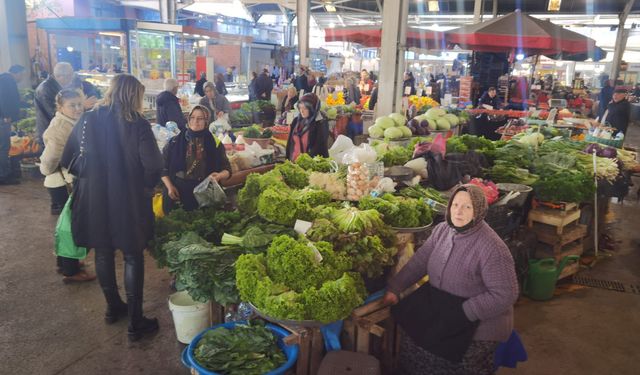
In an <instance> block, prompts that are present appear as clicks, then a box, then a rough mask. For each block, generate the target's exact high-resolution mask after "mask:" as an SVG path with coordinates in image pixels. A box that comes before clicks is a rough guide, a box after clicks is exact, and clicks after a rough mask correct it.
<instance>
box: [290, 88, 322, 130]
mask: <svg viewBox="0 0 640 375" xmlns="http://www.w3.org/2000/svg"><path fill="white" fill-rule="evenodd" d="M298 105H304V106H305V107H307V109H308V110H309V117H307V118H304V117H302V112H300V113H299V114H298V129H295V130H294V131H295V132H297V134H298V135H302V134H304V133H305V132H306V131H307V130H308V128H309V125H310V124H311V123H312V122H313V121H315V119H316V116H317V115H318V113H319V112H320V99H319V98H318V96H317V95H316V94H314V93H309V94H305V95H303V96H302V97H301V98H300V99H299V100H298Z"/></svg>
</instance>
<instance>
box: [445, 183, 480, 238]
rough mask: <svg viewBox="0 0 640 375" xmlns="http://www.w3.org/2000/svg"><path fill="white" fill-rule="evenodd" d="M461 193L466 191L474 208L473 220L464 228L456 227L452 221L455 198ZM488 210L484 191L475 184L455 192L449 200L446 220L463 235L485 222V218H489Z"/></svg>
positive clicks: (461, 187)
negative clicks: (452, 207)
mask: <svg viewBox="0 0 640 375" xmlns="http://www.w3.org/2000/svg"><path fill="white" fill-rule="evenodd" d="M461 191H466V192H467V193H469V195H470V196H471V205H472V206H473V219H472V220H471V222H469V224H467V225H465V226H464V227H456V226H455V225H453V222H452V221H451V205H452V204H453V198H455V196H456V194H458V193H459V192H461ZM488 210H489V205H488V204H487V198H486V197H485V195H484V192H483V191H482V189H481V188H480V187H478V186H475V185H473V184H466V185H462V186H459V187H458V188H457V189H456V190H454V192H453V194H452V195H451V199H449V205H448V206H447V212H446V214H445V218H446V219H447V223H448V224H449V226H451V227H452V228H454V229H455V230H456V231H458V232H460V233H463V232H466V231H467V230H469V229H471V228H473V227H475V226H476V225H478V224H480V223H481V222H482V221H483V220H484V218H485V216H487V211H488Z"/></svg>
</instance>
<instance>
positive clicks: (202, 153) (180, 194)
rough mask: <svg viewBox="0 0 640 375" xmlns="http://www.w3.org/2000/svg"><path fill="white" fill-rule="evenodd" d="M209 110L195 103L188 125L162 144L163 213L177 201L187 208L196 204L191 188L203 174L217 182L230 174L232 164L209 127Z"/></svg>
mask: <svg viewBox="0 0 640 375" xmlns="http://www.w3.org/2000/svg"><path fill="white" fill-rule="evenodd" d="M209 118H210V114H209V110H208V109H207V108H206V107H204V106H201V105H196V106H195V107H193V109H192V110H191V113H189V122H188V126H187V129H185V130H183V131H181V132H180V134H178V135H176V136H175V137H173V138H171V140H170V141H169V143H167V145H166V146H165V147H164V150H163V152H162V153H163V156H164V162H165V166H164V169H163V172H162V182H163V184H164V189H163V197H162V204H163V209H164V212H165V213H168V212H169V211H171V210H172V209H173V208H174V206H175V202H176V201H180V202H181V203H182V208H184V209H185V210H187V211H190V210H195V209H196V208H198V202H197V201H196V198H195V196H194V195H193V189H194V188H195V187H196V186H198V184H200V182H202V181H204V179H205V178H209V179H211V180H214V181H217V182H220V181H223V180H226V179H228V178H229V177H230V176H231V164H230V163H229V159H227V154H226V152H225V150H224V145H222V144H216V141H215V139H214V138H213V134H211V132H210V131H209V129H208V128H207V126H208V125H209Z"/></svg>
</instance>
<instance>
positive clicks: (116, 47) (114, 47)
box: [109, 46, 120, 49]
mask: <svg viewBox="0 0 640 375" xmlns="http://www.w3.org/2000/svg"><path fill="white" fill-rule="evenodd" d="M109 48H111V49H120V47H119V46H111V47H109Z"/></svg>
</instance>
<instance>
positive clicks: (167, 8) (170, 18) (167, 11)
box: [158, 0, 176, 24]
mask: <svg viewBox="0 0 640 375" xmlns="http://www.w3.org/2000/svg"><path fill="white" fill-rule="evenodd" d="M158 3H159V5H160V21H161V22H162V23H171V24H175V23H176V0H158Z"/></svg>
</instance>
